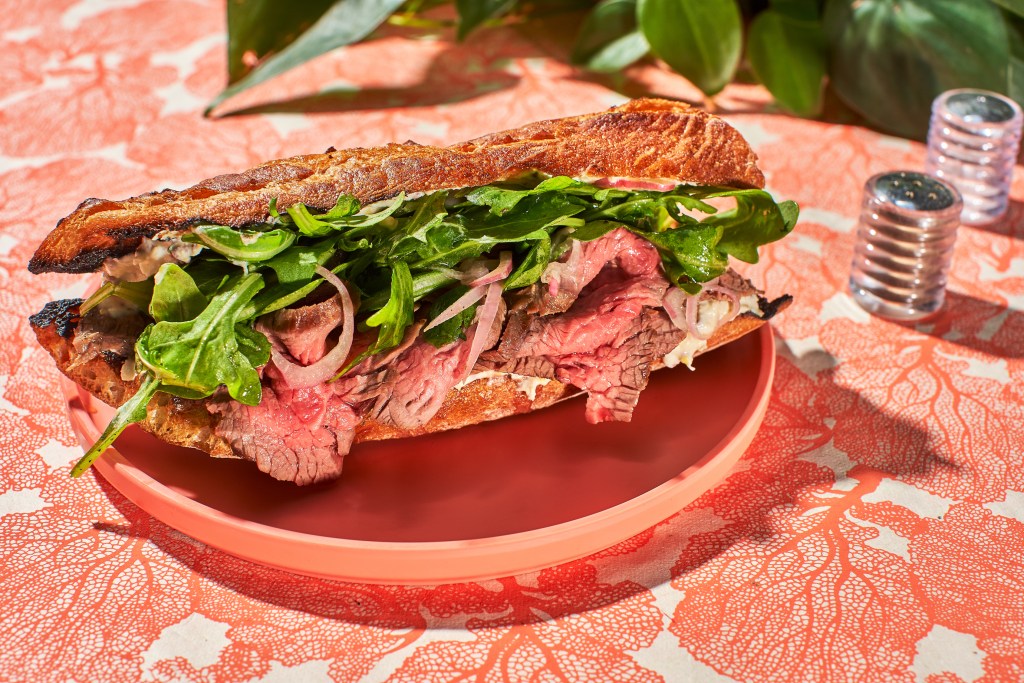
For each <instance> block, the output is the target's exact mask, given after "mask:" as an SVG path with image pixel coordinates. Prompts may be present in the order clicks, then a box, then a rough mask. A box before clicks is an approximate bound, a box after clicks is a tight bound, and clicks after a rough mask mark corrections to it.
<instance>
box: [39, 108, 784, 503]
mask: <svg viewBox="0 0 1024 683" xmlns="http://www.w3.org/2000/svg"><path fill="white" fill-rule="evenodd" d="M533 172H538V173H541V174H544V175H549V176H569V177H571V178H575V179H577V180H582V181H585V182H592V181H595V180H599V179H608V178H612V179H616V178H621V179H634V180H643V181H655V182H662V183H665V182H667V183H688V184H695V185H720V186H728V187H733V188H762V187H763V185H764V177H763V175H762V174H761V171H760V170H759V169H758V168H757V166H756V156H755V154H754V153H753V151H752V150H751V149H750V147H749V146H748V145H747V143H746V142H745V141H744V140H743V138H742V137H741V136H740V135H739V133H737V132H736V131H735V130H734V129H733V128H731V127H730V126H729V125H728V124H726V123H725V122H723V121H722V120H721V119H718V118H717V117H714V116H712V115H710V114H707V113H706V112H704V111H701V110H698V109H695V108H692V107H689V106H687V105H684V104H680V103H672V102H666V101H662V100H635V101H632V102H630V103H628V104H625V105H623V106H620V107H616V108H613V109H611V110H609V111H606V112H603V113H598V114H590V115H585V116H578V117H573V118H566V119H558V120H553V121H545V122H539V123H534V124H530V125H527V126H524V127H522V128H518V129H515V130H510V131H505V132H501V133H495V134H492V135H488V136H484V137H482V138H477V139H475V140H472V141H469V142H464V143H459V144H456V145H453V146H450V147H443V148H441V147H427V146H421V145H416V144H413V143H407V144H403V145H394V144H393V145H388V146H385V147H380V148H374V149H354V150H340V151H339V150H333V149H332V150H329V151H328V152H327V153H325V154H318V155H307V156H299V157H293V158H290V159H284V160H279V161H272V162H269V163H266V164H263V165H260V166H257V167H256V168H253V169H250V170H248V171H245V172H242V173H238V174H231V175H224V176H218V177H216V178H212V179H210V180H206V181H204V182H201V183H199V184H197V185H194V186H193V187H190V188H188V189H185V190H181V191H172V190H164V191H162V192H157V193H152V194H148V195H142V196H139V197H134V198H130V199H125V200H121V201H108V200H99V199H89V200H86V201H85V202H83V203H82V204H81V205H80V206H79V207H78V208H77V209H76V210H75V211H74V212H73V213H72V214H71V215H69V216H68V217H66V218H64V219H63V220H61V221H60V222H59V223H58V224H57V227H56V229H55V230H54V231H53V232H52V233H51V234H50V235H49V236H47V237H46V238H45V239H44V241H43V243H42V244H41V245H40V247H39V248H38V250H37V251H36V253H35V255H34V256H33V257H32V259H31V261H30V263H29V270H31V271H32V272H36V273H38V272H47V271H49V272H64V273H88V272H95V271H97V270H100V269H101V268H104V266H105V264H109V263H110V262H111V261H110V260H111V259H117V258H120V257H123V256H126V255H130V254H133V253H135V252H136V251H137V250H139V249H140V247H141V246H142V245H143V244H144V241H145V240H146V238H164V237H167V236H172V237H180V236H181V235H182V234H184V233H187V232H189V231H190V230H191V229H192V228H194V227H195V226H197V225H200V224H206V223H215V224H220V225H227V226H231V227H234V228H244V227H246V226H251V225H254V224H258V223H260V222H263V221H266V220H267V219H268V205H269V204H270V203H271V200H276V202H277V204H278V205H279V206H282V207H287V206H289V205H292V204H295V203H300V202H301V203H303V204H306V205H307V206H308V207H310V208H311V209H318V210H320V211H326V210H328V209H329V208H330V207H332V206H333V205H334V203H335V201H336V200H337V198H338V196H339V195H340V194H349V195H352V196H354V197H356V198H357V199H358V200H360V202H361V203H362V204H364V205H365V204H367V203H372V202H376V201H380V200H384V199H390V198H392V197H395V196H396V195H398V194H399V193H405V194H406V195H417V194H422V193H429V192H433V191H436V190H444V189H458V188H469V187H479V186H484V185H490V184H493V183H499V182H502V181H508V180H512V179H515V178H518V177H521V176H523V175H524V174H527V173H533ZM743 282H745V281H743ZM745 285H746V291H748V292H756V293H757V295H758V299H759V305H758V307H757V308H756V309H755V311H752V312H747V313H743V314H741V315H739V316H736V317H734V318H732V319H731V320H730V321H729V322H726V323H725V324H723V325H721V326H720V327H719V328H718V329H717V330H716V331H715V332H714V334H713V335H712V336H711V337H710V339H708V340H707V344H706V347H704V348H701V349H699V350H698V351H697V354H699V353H703V352H706V351H708V350H711V349H714V348H716V347H718V346H721V345H722V344H725V343H728V342H730V341H732V340H734V339H736V338H738V337H740V336H742V335H744V334H747V333H749V332H751V331H753V330H754V329H756V328H758V327H759V326H761V325H762V324H764V323H765V322H766V321H767V320H769V319H770V318H771V317H772V316H774V315H775V314H776V313H778V312H779V311H781V310H782V309H784V308H785V307H786V306H787V305H788V304H789V303H790V297H789V296H781V297H778V298H775V299H774V300H768V299H766V298H764V297H763V296H762V295H761V293H760V292H759V291H757V290H755V289H754V288H753V287H752V286H751V285H749V283H745ZM81 303H82V302H81V301H80V300H65V301H57V302H51V303H50V304H47V306H46V307H45V308H44V309H43V310H42V311H41V312H40V313H38V314H36V315H34V316H32V317H31V319H30V323H31V326H32V328H33V330H34V332H35V334H36V336H37V338H38V340H39V342H40V344H41V345H42V346H43V347H44V348H46V350H47V351H48V352H49V353H50V355H51V356H52V357H53V358H54V360H55V361H56V364H57V367H58V368H59V370H60V371H61V372H62V373H64V374H65V375H66V376H67V377H68V378H70V379H71V380H72V381H74V382H76V383H77V384H78V385H80V386H81V387H82V388H83V389H84V390H86V391H88V392H89V393H90V394H92V395H94V396H96V397H97V398H99V399H100V400H102V401H104V402H105V403H107V404H109V405H111V406H115V407H116V406H121V405H123V404H124V403H125V402H126V401H128V400H129V399H130V398H131V397H132V396H133V395H134V394H135V393H136V392H137V391H138V390H139V387H140V380H139V379H138V378H137V377H134V372H133V368H134V360H135V359H134V356H133V354H132V352H131V351H130V349H131V348H132V346H133V345H134V343H135V340H136V337H137V335H138V332H139V331H140V330H141V326H142V325H144V324H145V321H144V320H142V318H143V317H144V315H143V314H142V313H141V312H140V313H138V314H137V315H138V317H139V320H138V321H137V322H138V323H139V324H138V325H136V326H135V329H134V332H131V331H129V332H126V333H124V334H123V335H122V336H121V337H117V335H115V339H114V341H115V342H117V343H115V344H113V345H112V346H111V348H110V349H105V350H103V351H102V352H99V353H97V352H96V351H95V349H92V350H89V349H88V348H87V347H88V344H83V343H80V342H82V340H83V339H84V337H83V336H82V329H81V323H82V316H81V315H80V311H79V306H80V305H81ZM90 315H95V313H90ZM129 322H130V321H129ZM129 327H131V325H129ZM697 354H695V355H697ZM663 364H664V363H663V361H662V359H661V357H660V356H659V357H657V358H651V359H650V369H651V370H654V369H658V368H660V367H662V366H663ZM471 379H472V377H471ZM644 383H646V379H644ZM579 393H581V390H580V389H579V388H578V387H576V386H573V385H572V384H568V383H564V382H562V381H559V380H558V379H552V378H550V377H549V378H545V379H544V380H543V381H542V382H540V383H534V384H533V385H532V386H531V387H529V389H528V390H525V391H524V390H523V386H522V379H521V378H519V377H517V376H513V375H509V374H507V373H502V372H491V373H489V374H488V375H487V376H486V377H483V378H479V379H476V380H475V381H466V382H463V383H462V384H460V385H457V386H455V387H454V388H453V389H451V390H450V391H449V392H448V394H447V395H446V396H445V397H444V399H443V401H442V402H441V405H440V408H439V409H438V410H437V412H436V414H434V415H433V417H432V418H431V419H429V420H428V421H427V422H425V423H424V424H421V425H418V426H416V427H413V428H403V427H400V426H396V424H395V423H394V421H388V420H386V419H378V417H375V416H374V415H363V416H361V419H360V422H359V423H358V425H357V426H356V427H355V428H354V435H353V437H352V441H353V442H355V443H358V442H361V441H372V440H383V439H394V438H404V437H409V436H418V435H422V434H428V433H432V432H438V431H443V430H449V429H458V428H461V427H466V426H469V425H473V424H477V423H481V422H485V421H489V420H494V419H499V418H502V417H506V416H510V415H515V414H519V413H526V412H530V411H533V410H538V409H541V408H544V407H547V406H549V405H552V404H553V403H556V402H558V401H560V400H562V399H564V398H568V397H570V396H573V395H576V394H579ZM226 400H227V398H226V395H225V394H224V393H223V392H218V393H216V394H214V395H213V396H210V397H208V398H205V399H196V400H189V399H183V398H178V397H174V396H171V395H169V394H166V393H157V394H156V395H155V396H154V398H153V399H152V400H151V401H150V403H149V405H148V410H147V413H146V417H145V419H144V420H142V421H141V422H140V425H141V427H142V428H143V429H145V430H146V431H148V432H150V433H152V434H154V435H155V436H157V437H158V438H160V439H162V440H164V441H166V442H168V443H171V444H174V445H179V446H186V447H191V448H197V449H200V450H202V451H205V452H207V453H209V454H210V455H212V456H215V457H242V456H241V455H240V453H239V451H238V444H237V443H234V444H233V443H232V442H231V441H229V440H228V439H226V438H225V437H224V436H223V435H221V434H220V433H218V425H219V423H220V421H221V420H222V413H221V412H219V410H218V409H217V406H218V405H222V404H223V403H224V402H225V401H226ZM627 419H628V417H627ZM252 438H258V437H256V436H254V437H252ZM341 455H343V453H342V454H341ZM247 457H249V458H250V459H255V460H257V464H259V465H260V468H261V469H264V470H265V471H268V472H271V473H272V474H273V475H274V476H279V477H280V473H279V472H277V471H272V469H273V467H272V465H270V464H268V463H265V462H260V458H259V457H253V456H252V455H251V454H249V455H248V456H247ZM298 469H299V470H300V473H299V474H295V472H294V468H292V470H290V472H291V473H290V474H288V475H287V477H289V478H294V480H295V481H297V483H308V482H310V481H317V480H320V479H323V478H330V477H332V476H336V474H337V471H333V470H332V471H329V472H313V473H312V474H308V475H306V474H302V473H301V470H302V465H301V464H300V465H299V466H298ZM337 470H338V471H340V457H339V459H338V467H337Z"/></svg>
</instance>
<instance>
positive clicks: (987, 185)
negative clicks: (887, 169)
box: [925, 90, 1024, 225]
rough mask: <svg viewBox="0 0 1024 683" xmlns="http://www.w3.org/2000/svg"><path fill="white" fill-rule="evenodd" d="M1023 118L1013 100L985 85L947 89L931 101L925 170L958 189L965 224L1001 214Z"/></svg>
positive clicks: (1008, 191) (997, 216) (980, 222)
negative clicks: (961, 200)
mask: <svg viewBox="0 0 1024 683" xmlns="http://www.w3.org/2000/svg"><path fill="white" fill-rule="evenodd" d="M1022 122H1024V116H1022V115H1021V109H1020V107H1019V106H1018V105H1017V103H1016V102H1014V101H1013V100H1011V99H1010V98H1009V97H1005V96H1003V95H1000V94H998V93H994V92H989V91H987V90H950V91H948V92H945V93H943V94H941V95H939V96H938V97H937V98H935V101H934V102H933V103H932V120H931V124H930V125H929V127H928V161H927V164H926V166H925V170H926V171H927V172H928V173H930V174H932V175H934V176H936V177H938V178H942V179H943V180H945V181H947V182H949V183H950V184H951V185H954V186H955V187H956V188H957V189H958V190H959V191H960V194H961V195H962V196H963V201H964V209H963V215H962V216H961V218H960V220H961V221H962V222H963V223H964V224H965V225H984V224H987V223H991V222H993V221H995V220H998V219H999V218H1000V217H1002V215H1003V214H1004V213H1006V209H1007V206H1008V204H1009V195H1010V179H1011V176H1012V174H1013V164H1014V161H1015V160H1016V158H1017V150H1018V148H1019V146H1020V137H1021V124H1022Z"/></svg>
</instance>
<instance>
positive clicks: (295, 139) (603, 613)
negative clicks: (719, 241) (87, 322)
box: [0, 0, 1024, 683]
mask: <svg viewBox="0 0 1024 683" xmlns="http://www.w3.org/2000/svg"><path fill="white" fill-rule="evenodd" d="M224 32H225V25H224V7H223V3H221V2H213V1H211V2H199V1H196V2H187V1H173V2H172V1H169V0H168V1H164V0H111V1H109V2H89V1H85V0H48V1H47V2H30V1H28V0H11V1H9V2H7V3H6V4H5V6H4V11H3V12H0V206H2V211H0V216H2V219H0V290H2V291H0V331H2V334H3V344H0V459H2V466H0V480H2V484H0V560H2V561H0V680H4V681H32V682H41V681H94V682H101V681H210V682H213V681H266V682H271V681H273V682H281V681H346V682H348V681H351V682H355V681H385V680H386V681H396V682H397V681H409V682H412V683H418V682H423V681H431V682H432V681H452V682H455V681H478V682H484V681H487V682H499V681H508V682H512V681H517V682H518V681H524V682H525V681H557V682H562V681H573V682H575V681H630V682H633V683H639V682H641V681H644V682H647V681H651V682H653V681H750V682H755V681H922V682H927V683H954V682H955V681H974V680H984V681H1019V680H1024V462H1022V461H1024V359H1022V357H1024V203H1022V202H1024V173H1022V171H1021V169H1019V168H1018V169H1017V175H1018V179H1017V182H1016V183H1015V190H1014V198H1015V200H1014V204H1013V208H1012V209H1011V212H1010V214H1009V217H1008V218H1007V220H1005V221H1004V222H1002V223H1000V224H998V225H995V226H992V227H989V228H963V229H961V231H960V236H959V241H958V244H957V250H956V256H955V261H954V265H953V271H952V277H951V282H950V291H949V298H948V304H947V306H946V308H945V311H944V313H943V314H942V315H940V316H939V317H938V318H936V319H934V320H931V321H929V322H927V323H924V324H919V325H916V326H901V325H897V324H893V323H890V322H884V321H882V320H879V319H876V318H873V317H870V316H869V315H867V314H866V313H864V312H862V311H861V310H859V309H858V308H857V307H856V306H855V305H854V303H853V302H852V300H851V299H850V297H849V296H848V294H847V293H846V278H847V274H848V264H849V261H850V254H851V247H852V243H853V239H854V226H855V217H856V215H857V210H858V201H859V195H860V189H861V185H862V183H863V182H864V180H865V179H866V178H867V177H868V176H870V175H872V174H874V173H876V172H879V171H883V170H889V169H893V168H897V167H907V168H918V167H920V166H921V165H922V164H923V160H924V154H923V148H922V146H921V145H920V144H918V143H909V142H907V141H904V140H900V139H894V138H889V137H885V136H882V135H879V134H877V133H875V132H871V131H868V130H866V129H864V128H862V127H858V126H856V125H852V124H851V125H840V124H836V123H821V122H812V121H805V120H799V119H794V118H791V117H788V116H785V115H782V114H779V113H777V112H773V110H772V109H771V108H770V106H768V104H767V100H766V98H765V96H764V95H763V94H762V92H761V91H760V90H758V89H756V88H753V87H749V86H731V87H730V89H729V90H727V91H726V93H725V94H724V96H723V97H722V98H721V100H720V102H719V104H720V107H721V109H722V113H723V114H724V115H725V116H726V117H727V118H728V119H729V120H730V121H731V122H732V123H734V124H735V125H736V126H737V127H738V128H739V129H740V130H741V131H742V132H743V133H744V134H745V135H746V137H747V138H748V139H749V140H750V142H751V143H752V145H753V146H754V148H755V149H756V151H757V153H758V154H759V155H760V158H761V165H762V167H763V168H764V170H765V173H766V175H767V177H768V183H769V187H770V189H771V190H772V191H773V192H774V193H775V194H776V195H777V196H779V197H784V198H789V199H795V200H797V201H798V202H799V203H800V204H801V206H802V207H803V215H802V220H801V221H800V224H799V226H798V228H797V230H796V232H795V234H794V235H792V236H791V237H789V238H787V239H786V240H784V241H782V242H780V243H777V244H775V245H772V246H771V247H769V248H767V249H766V250H765V255H764V258H763V259H762V261H761V263H760V264H758V265H756V266H752V267H748V268H746V273H747V274H748V275H750V276H751V277H752V278H754V279H755V280H756V281H758V282H760V283H763V284H764V285H765V287H766V289H768V290H770V291H773V292H791V293H793V294H794V295H795V297H796V300H795V303H794V304H793V306H792V307H791V308H789V310H787V311H786V312H785V313H784V314H783V315H781V316H780V317H779V318H777V320H776V321H774V323H773V324H774V329H775V334H776V338H777V342H778V368H777V374H776V378H775V385H774V390H773V392H772V396H771V404H770V405H769V407H768V413H767V417H766V419H765V421H764V425H763V427H762V429H761V430H760V432H759V433H758V435H757V437H756V439H755V441H754V443H753V445H752V446H751V447H750V448H749V450H748V451H747V453H746V454H745V456H744V457H743V459H742V461H741V462H740V463H739V465H738V466H737V467H736V468H735V470H734V471H733V472H732V474H731V475H730V476H729V477H728V478H727V479H726V480H725V481H724V482H723V483H721V485H719V486H717V487H716V488H714V489H712V490H711V491H709V492H707V493H706V494H704V495H702V496H701V497H700V498H699V499H697V500H696V501H695V502H693V503H692V504H691V505H689V506H688V507H687V508H686V509H685V510H682V511H681V512H680V513H679V514H678V515H676V516H674V517H672V518H670V519H668V520H666V521H664V522H663V523H662V524H660V525H658V526H656V527H654V528H652V529H649V530H647V531H646V532H645V533H642V534H640V535H639V536H637V537H635V538H633V539H631V540H629V541H627V542H624V543H622V544H621V545H619V546H617V547H614V548H612V549H610V550H607V551H605V552H602V553H599V554H597V555H595V556H593V557H589V558H586V559H583V560H580V561H576V562H572V563H570V564H566V565H563V566H558V567H553V568H550V569H546V570H544V571H541V572H539V573H536V574H531V575H526V576H517V577H513V578H504V579H501V580H494V581H487V582H483V583H473V584H457V585H445V586H437V587H403V586H370V585H354V584H346V583H340V582H332V581H327V580H317V579H310V578H303V577H300V576H295V575H291V574H287V573H284V572H281V571H276V570H272V569H268V568H263V567H261V566H258V565H254V564H250V563H247V562H245V561H243V560H239V559H235V558H233V557H231V556H228V555H226V554H224V553H222V552H220V551H217V550H215V549H212V548H210V547H206V546H204V545H202V544H200V543H198V542H195V541H193V540H191V539H189V538H188V537H186V536H184V535H182V534H180V533H179V532H177V531H175V530H174V529H173V528H169V527H168V526H165V525H164V524H161V523H159V522H157V521H155V520H154V519H153V518H151V517H150V516H149V515H147V514H146V513H144V512H142V511H141V510H139V509H138V508H136V507H134V506H133V505H132V504H131V503H130V502H128V501H127V500H126V499H124V498H123V497H122V496H121V495H120V494H119V493H118V492H117V491H116V490H114V489H113V488H112V487H111V486H109V485H108V484H106V483H105V482H104V481H103V480H102V479H99V478H97V477H96V476H95V475H93V474H89V475H87V476H86V477H85V478H84V479H82V480H79V481H72V480H70V479H69V477H68V470H69V467H70V465H71V463H72V462H73V461H75V460H76V458H77V457H78V456H79V455H80V453H81V451H80V449H79V447H78V445H77V443H76V441H75V438H74V436H73V434H72V432H71V430H70V428H69V424H68V419H67V415H66V412H65V405H64V403H63V401H62V400H61V398H60V390H59V386H58V374H57V371H56V370H55V369H54V367H53V363H52V362H51V361H50V359H49V357H48V356H47V355H46V353H45V352H44V351H43V350H41V349H40V348H39V347H38V346H37V345H36V343H35V340H34V338H33V335H32V333H31V332H30V330H29V328H28V326H27V324H26V317H27V316H28V315H29V314H31V313H33V312H35V311H37V310H38V309H39V308H40V307H41V306H42V305H43V304H44V303H45V302H47V301H49V300H51V299H53V298H59V297H69V296H79V295H81V294H82V293H83V284H82V282H81V281H80V280H79V279H77V278H75V277H71V276H60V275H47V276H30V275H29V274H28V272H26V270H25V265H26V262H27V261H28V259H29V257H30V255H31V254H32V252H33V250H34V248H35V246H36V244H37V243H38V242H39V240H40V239H41V238H42V237H43V235H44V234H45V233H46V232H47V231H48V230H50V229H51V228H52V227H53V225H54V224H55V222H56V221H57V219H58V218H60V217H61V216H63V215H65V214H67V213H68V212H69V211H70V210H71V209H73V208H74V207H75V205H76V204H77V203H78V202H79V201H80V200H81V199H83V198H85V197H91V196H100V197H112V198H121V197H126V196H131V195H135V194H139V193H141V192H145V191H149V190H152V189H155V188H162V187H182V186H185V185H187V184H191V183H193V182H195V181H197V180H199V179H201V178H204V177H208V176H210V175H213V174H217V173H223V172H227V171H231V170H238V169H241V168H246V167H248V166H250V165H252V164H255V163H257V162H260V161H263V160H265V159H269V158H276V157H280V156H285V155H291V154H296V153H301V152H317V151H322V150H323V149H325V148H326V147H328V146H329V145H334V146H337V147H339V148H340V147H347V146H369V145H375V144H381V143H385V142H388V141H404V140H407V139H410V138H411V139H415V140H417V141H419V142H423V143H443V142H453V141H456V140H461V139H465V138H467V137H470V136H475V135H479V134H483V133H485V132H489V131H491V130H499V129H502V128H505V127H510V126H514V125H519V124H521V123H525V122H527V121H530V120H535V119H538V118H548V117H554V116H561V115H570V114H576V113H583V112H588V111H596V110H599V109H603V108H605V107H607V106H609V105H612V104H615V103H618V102H621V101H622V100H623V98H622V96H620V95H617V94H614V93H613V92H612V91H611V90H608V89H607V88H605V87H604V85H603V84H602V83H601V82H600V81H597V80H594V79H591V78H589V77H585V76H583V75H581V74H579V73H577V72H575V71H573V70H572V69H570V68H569V67H567V66H565V65H564V62H561V61H559V60H556V59H551V58H550V57H549V56H546V51H547V50H550V49H556V48H553V47H552V45H554V44H555V41H552V40H550V39H549V38H550V36H546V35H544V34H540V35H536V36H532V37H530V38H529V39H528V38H525V37H523V36H522V35H521V34H520V33H517V32H515V31H514V30H512V29H508V30H506V29H496V30H490V32H489V33H486V34H481V36H480V38H479V39H478V40H475V41H471V42H470V43H469V44H467V45H454V44H452V43H450V42H448V41H447V40H445V39H443V38H442V39H439V40H433V39H423V40H409V39H406V38H404V37H402V36H400V35H398V34H393V33H386V34H385V35H384V37H382V38H381V39H380V40H377V41H375V42H373V43H371V44H366V45H362V46H358V47H355V48H351V49H347V50H344V51H342V52H339V53H334V54H331V55H328V56H326V57H323V58H320V59H317V60H315V61H314V62H312V63H311V64H309V65H307V66H306V67H304V68H302V69H300V70H298V71H296V72H294V73H293V74H291V75H289V76H286V77H284V78H281V79H278V80H277V81H274V82H271V83H268V84H266V86H265V87H261V88H260V89H258V90H256V91H253V92H252V93H251V94H249V95H246V96H244V97H242V98H239V99H238V100H237V101H235V102H233V103H231V104H230V105H229V106H230V107H231V108H233V109H239V108H246V107H262V108H261V109H257V110H256V111H254V112H252V113H249V114H246V115H241V116H232V117H226V118H221V119H212V120H211V119H203V118H202V117H201V116H200V112H201V110H202V107H203V106H204V104H205V103H206V102H207V101H209V100H210V99H211V98H212V96H213V95H215V94H216V93H217V91H218V90H219V89H220V87H222V85H223V79H224V73H225V67H224V44H225V38H224ZM628 77H629V79H630V81H631V82H630V84H629V86H628V87H630V88H633V89H634V90H636V91H637V92H641V91H642V92H652V93H657V94H662V95H668V96H676V97H680V98H684V99H686V98H689V99H696V97H695V96H696V93H695V92H694V91H693V90H691V89H690V88H689V86H687V84H686V83H684V82H683V81H682V80H679V79H676V78H675V77H669V76H667V75H662V74H660V72H657V71H655V70H651V69H649V68H647V69H640V70H637V71H634V72H630V74H628ZM320 91H333V92H334V93H335V94H334V95H333V96H323V95H318V94H317V93H318V92H320ZM348 91H359V93H360V94H359V97H358V98H355V97H349V96H346V95H344V93H345V92H348ZM338 93H342V94H340V95H339V94H338ZM268 103H271V105H272V106H265V105H267V104H268Z"/></svg>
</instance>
